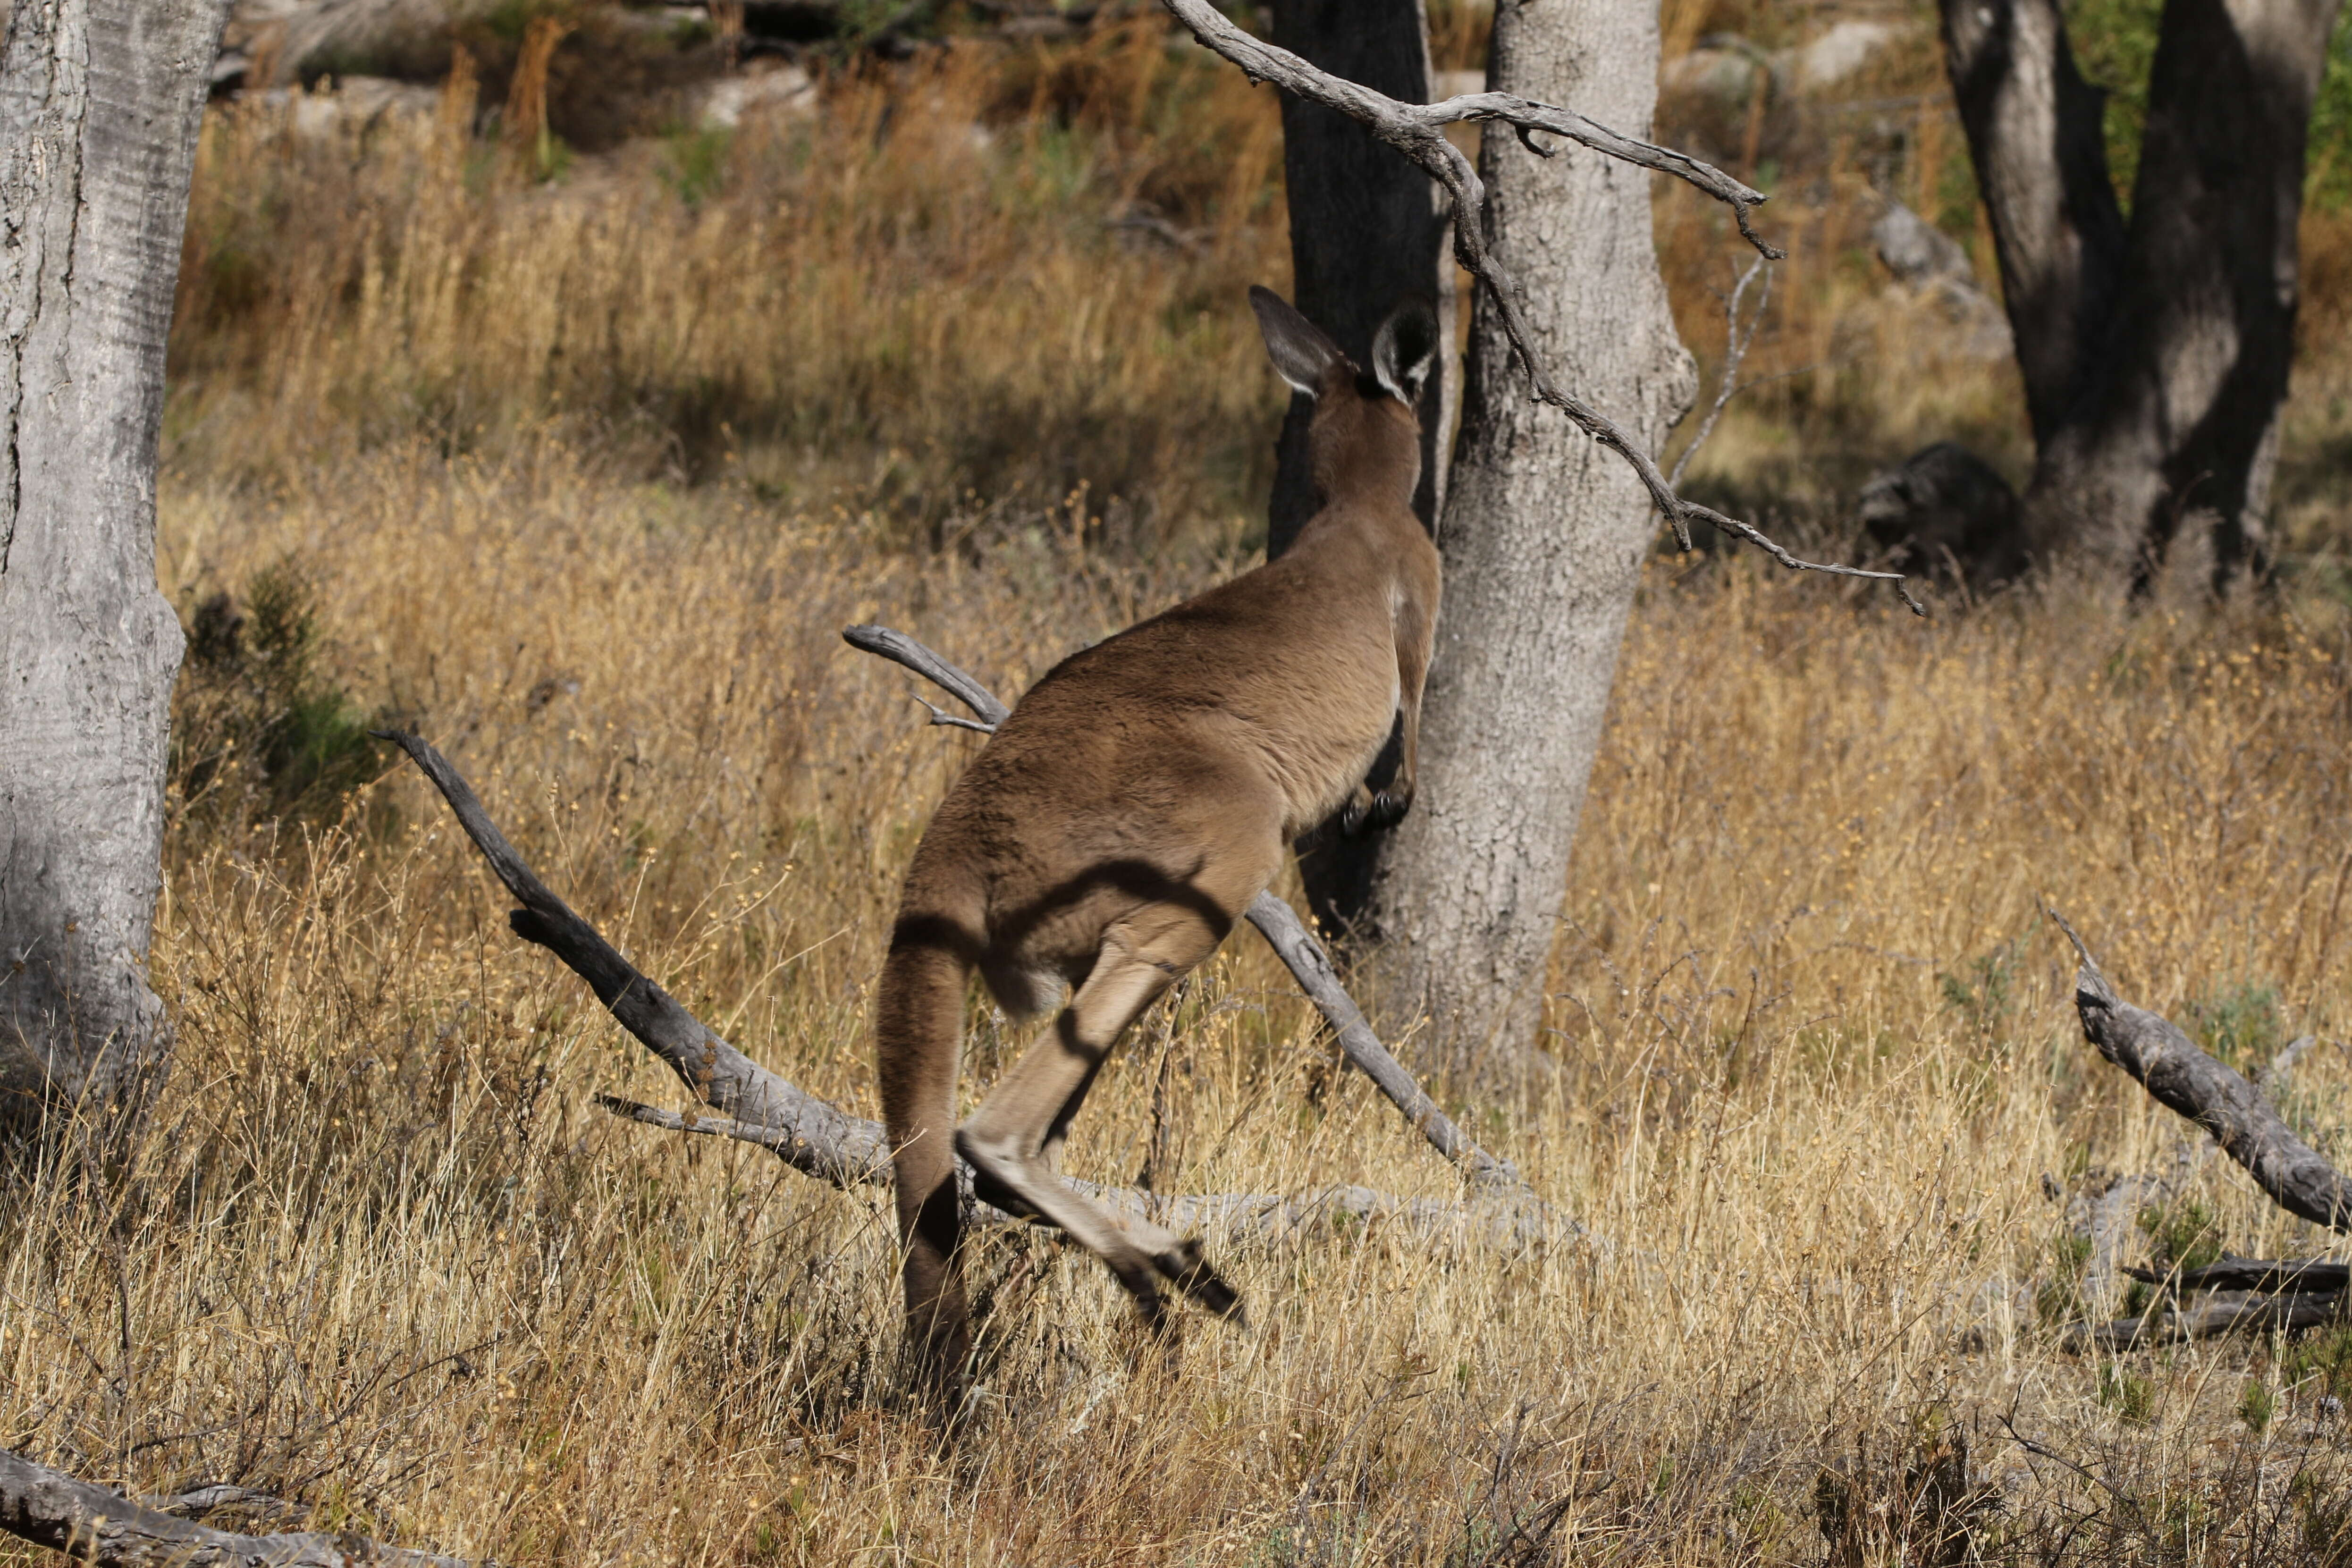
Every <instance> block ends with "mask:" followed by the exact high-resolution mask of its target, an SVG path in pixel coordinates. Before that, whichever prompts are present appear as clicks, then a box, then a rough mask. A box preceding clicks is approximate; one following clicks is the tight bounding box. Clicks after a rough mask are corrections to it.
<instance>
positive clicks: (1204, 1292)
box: [1151, 1236, 1249, 1328]
mask: <svg viewBox="0 0 2352 1568" xmlns="http://www.w3.org/2000/svg"><path fill="white" fill-rule="evenodd" d="M1151 1264H1152V1267H1153V1268H1157V1269H1159V1270H1160V1273H1161V1274H1162V1275H1164V1276H1165V1277H1166V1278H1167V1279H1168V1281H1169V1282H1170V1283H1171V1284H1172V1285H1174V1286H1175V1287H1176V1288H1177V1289H1180V1290H1181V1291H1183V1292H1184V1294H1186V1295H1187V1296H1190V1297H1191V1298H1192V1300H1195V1301H1197V1302H1199V1303H1200V1304H1201V1305H1202V1307H1204V1308H1206V1309H1207V1310H1210V1311H1212V1312H1214V1313H1215V1314H1216V1315H1217V1316H1219V1317H1221V1318H1223V1319H1226V1320H1227V1321H1231V1322H1232V1323H1234V1325H1235V1326H1237V1327H1241V1328H1246V1327H1248V1326H1249V1320H1248V1319H1247V1317H1245V1316H1244V1314H1243V1312H1242V1299H1241V1293H1240V1292H1239V1291H1237V1290H1235V1289H1234V1288H1233V1287H1232V1286H1230V1285H1228V1284H1226V1283H1225V1282H1224V1281H1223V1279H1219V1278H1218V1277H1217V1271H1216V1270H1215V1269H1213V1268H1210V1267H1209V1259H1208V1257H1207V1255H1206V1254H1205V1253H1204V1252H1203V1251H1202V1248H1201V1243H1200V1238H1199V1237H1189V1236H1188V1237H1185V1238H1184V1239H1183V1240H1181V1241H1180V1242H1178V1243H1177V1244H1176V1245H1175V1246H1173V1247H1170V1248H1169V1249H1168V1250H1167V1251H1165V1252H1163V1253H1161V1254H1160V1256H1159V1257H1157V1258H1153V1259H1152V1260H1151Z"/></svg>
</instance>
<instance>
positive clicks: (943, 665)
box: [841, 626, 1520, 1187]
mask: <svg viewBox="0 0 2352 1568" xmlns="http://www.w3.org/2000/svg"><path fill="white" fill-rule="evenodd" d="M841 640H842V641H844V642H845V643H847V644H848V645H849V646H850V647H854V648H856V649H858V650H859V651H860V652H862V653H870V654H873V655H874V656H876V657H877V658H887V659H888V660H890V661H891V662H892V663H893V664H898V665H903V666H905V667H906V668H908V669H911V670H913V671H914V672H915V673H916V674H918V675H919V676H921V677H922V678H923V679H926V680H928V681H929V682H930V683H931V684H932V685H934V686H937V687H938V688H940V689H941V690H942V691H945V692H947V693H948V694H949V695H950V696H951V697H953V698H954V699H955V700H957V701H959V702H961V703H962V704H963V705H964V706H965V707H967V708H969V709H971V710H972V712H973V713H974V714H975V715H977V719H978V721H977V722H974V721H971V720H963V719H957V718H955V717H954V716H952V715H950V714H945V713H941V712H940V710H938V709H936V708H932V709H931V722H932V723H934V724H943V723H945V724H961V725H962V726H963V727H964V728H966V729H971V730H978V731H981V732H982V733H983V734H992V733H994V732H995V730H996V727H997V726H998V725H999V724H1002V723H1003V722H1004V721H1005V720H1006V719H1008V718H1010V717H1011V716H1012V713H1013V710H1012V709H1010V708H1007V707H1006V706H1005V705H1004V704H1003V701H1002V700H999V699H998V698H997V696H996V694H995V693H994V692H992V691H991V690H989V689H988V688H987V687H985V686H983V685H982V684H981V683H980V681H978V680H977V679H974V678H973V677H972V676H971V675H970V674H969V673H967V672H966V671H964V670H963V669H961V668H958V667H957V666H955V665H953V664H950V663H949V662H948V661H947V660H946V659H944V658H940V656H939V655H938V654H937V653H935V652H933V651H932V650H931V649H929V648H928V647H924V646H923V645H922V644H921V643H919V642H917V641H916V640H915V639H914V638H913V637H908V635H907V634H906V633H904V632H901V631H896V630H893V629H892V628H890V627H888V626H851V627H850V628H848V629H847V630H846V631H845V632H843V633H842V634H841ZM923 706H925V707H926V708H930V704H929V703H928V702H926V703H924V704H923ZM1244 915H1245V917H1246V918H1247V920H1248V921H1249V922H1250V924H1252V925H1254V926H1255V927H1256V928H1257V929H1258V933H1259V934H1260V935H1261V936H1263V937H1265V940H1266V943H1267V945H1268V946H1270V947H1272V948H1273V949H1274V951H1275V955H1276V957H1278V958H1280V959H1281V960H1282V962H1283V963H1285V964H1286V965H1287V966H1288V968H1289V970H1290V973H1291V974H1292V975H1293V976H1294V977H1295V978H1296V979H1297V982H1298V988H1299V989H1300V990H1301V991H1304V992H1305V993H1307V1000H1308V1001H1310V1002H1312V1003H1314V1004H1315V1007H1316V1010H1317V1011H1318V1012H1319V1013H1321V1014H1322V1015H1323V1017H1324V1019H1325V1021H1326V1022H1328V1023H1329V1025H1330V1026H1331V1028H1332V1030H1333V1032H1334V1033H1335V1034H1337V1036H1338V1037H1339V1049H1340V1051H1341V1052H1342V1053H1343V1054H1344V1055H1345V1056H1346V1057H1347V1058H1348V1059H1349V1061H1350V1062H1352V1063H1354V1064H1355V1065H1356V1067H1357V1068H1359V1069H1360V1070H1361V1071H1362V1073H1363V1074H1364V1076H1365V1077H1366V1078H1369V1079H1371V1080H1372V1082H1373V1084H1374V1085H1376V1086H1377V1087H1378V1088H1379V1089H1380V1091H1381V1094H1383V1095H1385V1096H1386V1097H1387V1098H1388V1101H1389V1103H1390V1104H1391V1105H1393V1106H1395V1107H1396V1108H1397V1109H1398V1110H1401V1111H1402V1112H1403V1113H1404V1119H1405V1120H1406V1121H1409V1122H1411V1123H1412V1125H1413V1127H1414V1128H1415V1129H1417V1130H1418V1131H1420V1133H1421V1135H1422V1136H1423V1137H1424V1138H1426V1139H1428V1140H1429V1142H1430V1143H1431V1145H1432V1146H1433V1147H1434V1148H1435V1149H1436V1150H1437V1152H1439V1153H1441V1154H1443V1155H1444V1156H1445V1157H1446V1158H1447V1159H1448V1160H1451V1161H1453V1162H1454V1163H1455V1164H1457V1165H1460V1166H1461V1167H1462V1168H1463V1169H1464V1170H1465V1171H1466V1172H1468V1173H1469V1174H1470V1176H1471V1178H1472V1180H1474V1181H1475V1182H1478V1183H1480V1184H1485V1185H1490V1186H1503V1187H1516V1186H1517V1185H1519V1184H1520V1183H1519V1173H1518V1168H1517V1166H1515V1165H1513V1164H1512V1163H1510V1162H1509V1161H1507V1160H1499V1159H1496V1157H1495V1156H1494V1155H1492V1154H1489V1153H1488V1152H1486V1150H1484V1149H1481V1148H1480V1147H1478V1145H1477V1144H1476V1143H1475V1142H1472V1141H1471V1139H1470V1138H1469V1136H1468V1135H1467V1134H1465V1132H1464V1131H1462V1129H1461V1128H1459V1127H1457V1126H1455V1125H1454V1120H1453V1118H1451V1117H1449V1116H1447V1115H1446V1114H1445V1112H1444V1110H1440V1109H1438V1105H1437V1102H1436V1101H1435V1100H1432V1099H1430V1098H1429V1096H1428V1094H1427V1093H1426V1092H1424V1091H1423V1089H1422V1087H1421V1085H1420V1084H1419V1083H1418V1082H1417V1081H1415V1080H1414V1079H1413V1076H1412V1074H1411V1073H1409V1072H1407V1071H1405V1069H1404V1067H1403V1064H1402V1063H1400V1062H1399V1061H1398V1060H1397V1059H1396V1058H1395V1057H1394V1056H1392V1055H1391V1054H1390V1052H1389V1048H1388V1047H1386V1046H1384V1045H1382V1044H1381V1040H1380V1037H1379V1036H1378V1035H1375V1034H1374V1033H1372V1026H1370V1024H1368V1023H1366V1022H1365V1021H1364V1015H1363V1010H1362V1009H1361V1008H1360V1007H1358V1006H1357V1005H1356V1001H1355V998H1354V997H1352V996H1350V995H1349V994H1348V991H1347V987H1345V986H1344V985H1342V984H1339V972H1338V971H1337V970H1336V969H1334V968H1333V967H1332V964H1331V955H1330V954H1329V953H1328V952H1324V951H1323V944H1322V943H1321V942H1318V941H1316V940H1315V933H1314V932H1312V931H1308V930H1307V922H1306V921H1302V920H1300V919H1299V918H1298V911H1297V910H1294V909H1292V908H1291V907H1290V906H1289V905H1288V904H1286V903H1285V902H1284V901H1283V900H1281V899H1280V898H1278V897H1276V895H1275V894H1273V893H1270V892H1264V893H1260V894H1259V895H1258V896H1257V898H1256V900H1255V902H1253V903H1252V904H1251V905H1250V907H1249V908H1248V910H1245V911H1244Z"/></svg>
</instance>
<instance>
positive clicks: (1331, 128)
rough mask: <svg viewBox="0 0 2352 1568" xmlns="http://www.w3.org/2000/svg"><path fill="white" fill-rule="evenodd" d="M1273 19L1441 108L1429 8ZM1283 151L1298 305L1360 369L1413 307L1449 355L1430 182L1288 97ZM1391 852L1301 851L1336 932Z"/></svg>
mask: <svg viewBox="0 0 2352 1568" xmlns="http://www.w3.org/2000/svg"><path fill="white" fill-rule="evenodd" d="M1273 19H1274V31H1273V40H1274V42H1276V43H1277V44H1279V45H1281V46H1282V47H1284V48H1286V49H1288V50H1290V51H1291V52H1292V53H1294V54H1296V55H1297V56H1299V57H1300V58H1303V59H1305V60H1306V61H1307V63H1308V64H1310V65H1313V66H1317V67H1319V68H1322V69H1324V70H1327V71H1329V72H1331V73H1332V74H1333V75H1335V76H1339V77H1344V78H1346V79H1349V80H1350V81H1354V82H1360V83H1361V84H1362V85H1364V86H1366V87H1369V88H1371V89H1374V90H1375V91H1378V92H1384V93H1386V94H1388V95H1389V96H1390V97H1391V98H1393V99H1397V100H1401V101H1402V102H1406V103H1426V102H1428V101H1429V96H1430V68H1429V25H1428V17H1427V14H1426V13H1425V12H1424V10H1423V6H1422V0H1275V5H1274V18H1273ZM1282 144H1283V179H1284V184H1285V187H1286V195H1287V197H1288V205H1289V210H1290V260H1291V289H1292V295H1293V303H1295V304H1297V307H1298V308H1299V310H1301V311H1303V312H1304V313H1305V314H1306V316H1307V320H1308V321H1313V322H1314V323H1315V324H1316V325H1317V326H1319V327H1321V328H1322V329H1323V330H1324V331H1328V332H1329V333H1330V334H1331V336H1332V338H1333V340H1334V341H1335V342H1338V343H1339V347H1340V348H1341V349H1342V350H1343V351H1345V352H1346V353H1347V354H1348V355H1349V358H1351V359H1353V360H1354V361H1355V362H1356V363H1358V364H1360V365H1369V364H1370V363H1372V361H1371V351H1372V334H1373V333H1374V332H1375V331H1378V330H1379V328H1380V324H1381V321H1384V320H1386V319H1387V317H1388V314H1389V312H1390V311H1391V310H1395V309H1396V307H1397V306H1398V304H1399V303H1401V302H1402V301H1403V300H1408V299H1417V300H1423V301H1424V302H1426V303H1428V304H1429V305H1431V306H1432V307H1433V308H1434V309H1435V310H1436V312H1437V320H1438V337H1439V341H1440V342H1444V343H1445V344H1447V345H1448V346H1449V349H1450V346H1451V345H1452V343H1453V342H1454V289H1453V288H1452V287H1451V284H1452V282H1453V271H1454V264H1453V259H1452V258H1451V256H1450V255H1449V254H1448V253H1447V248H1446V243H1445V241H1446V234H1447V224H1446V220H1445V213H1444V202H1443V201H1442V199H1441V196H1440V193H1439V191H1438V189H1437V186H1436V185H1435V184H1434V183H1433V182H1432V181H1431V179H1430V177H1429V175H1428V174H1426V173H1424V172H1423V171H1422V170H1421V169H1419V168H1417V167H1415V166H1414V165H1413V164H1412V163H1409V162H1407V161H1406V160H1405V159H1403V158H1401V157H1399V156H1397V154H1396V152H1395V150H1394V149H1392V148H1390V147H1385V146H1382V145H1381V142H1379V141H1378V140H1377V139H1376V138H1374V137H1373V135H1372V133H1371V132H1370V131H1369V130H1367V129H1366V128H1365V127H1364V125H1363V123H1362V122H1361V121H1356V120H1351V119H1349V117H1348V116H1346V115H1344V114H1341V113H1339V111H1337V110H1331V109H1326V108H1325V107H1323V106H1322V105H1321V104H1318V103H1312V102H1309V101H1307V100H1305V99H1303V98H1299V97H1297V96H1295V95H1293V94H1288V93H1286V94H1284V95H1283V100H1282ZM1453 360H1454V356H1453V354H1452V353H1450V352H1448V353H1440V354H1439V355H1438V359H1437V363H1436V365H1435V367H1434V368H1433V371H1432V372H1431V374H1430V377H1429V380H1428V382H1427V383H1426V384H1424V385H1423V388H1422V396H1421V429H1422V472H1421V489H1420V492H1419V493H1418V494H1416V495H1415V496H1414V498H1413V507H1414V510H1416V511H1418V512H1419V513H1420V514H1421V520H1422V521H1423V522H1424V523H1433V522H1434V521H1436V517H1437V508H1438V502H1439V498H1440V497H1441V496H1442V495H1443V494H1444V482H1445V458H1446V449H1447V447H1446V438H1447V437H1449V436H1450V435H1451V434H1452V430H1453V424H1454V405H1455V403H1456V402H1458V401H1459V398H1460V395H1461V390H1460V389H1461V384H1462V379H1461V375H1460V374H1459V373H1458V372H1457V371H1456V369H1455V368H1454V363H1453ZM1313 412H1314V404H1313V401H1312V400H1311V399H1309V398H1308V397H1307V396H1306V395H1304V394H1294V395H1292V397H1291V400H1290V411H1289V413H1288V414H1287V416H1286V417H1285V418H1284V420H1283V426H1282V435H1281V437H1280V439H1279V440H1278V441H1277V442H1276V448H1275V457H1276V466H1275V479H1274V496H1273V500H1272V502H1271V503H1270V505H1269V506H1268V507H1267V511H1266V541H1265V552H1266V556H1267V558H1268V559H1272V558H1273V557H1275V556H1277V555H1279V554H1281V553H1282V552H1284V551H1285V550H1287V549H1288V548H1289V547H1290V542H1291V540H1292V539H1293V538H1294V537H1295V536H1296V535H1297V532H1298V529H1299V525H1300V524H1301V523H1304V522H1305V521H1307V519H1308V518H1310V517H1312V516H1314V515H1315V511H1316V509H1317V507H1318V506H1319V505H1320V504H1321V501H1320V499H1319V498H1318V496H1317V495H1316V493H1315V483H1314V478H1313V476H1312V475H1311V474H1310V473H1309V472H1308V470H1307V420H1308V419H1309V417H1310V416H1312V414H1313ZM1396 764H1397V746H1396V743H1395V742H1393V741H1391V742H1390V745H1389V747H1388V750H1387V752H1385V753H1384V754H1383V755H1382V756H1381V760H1380V762H1379V763H1377V764H1375V766H1374V768H1373V777H1374V779H1375V781H1376V782H1375V787H1378V785H1379V783H1380V782H1384V781H1385V779H1386V777H1387V776H1388V775H1389V774H1391V773H1393V772H1394V770H1395V767H1396ZM1379 847H1380V843H1379V840H1377V839H1351V838H1348V837H1342V836H1341V835H1340V834H1339V832H1338V830H1337V829H1336V828H1323V829H1318V831H1316V832H1313V833H1310V834H1309V835H1307V837H1306V838H1305V839H1303V840H1302V841H1301V842H1300V844H1299V847H1298V850H1299V855H1298V868H1299V873H1300V875H1301V877H1302V879H1304V880H1305V882H1306V884H1307V902H1308V904H1309V906H1310V907H1311V908H1312V909H1313V910H1314V911H1315V913H1316V915H1317V916H1318V918H1319V919H1320V920H1321V921H1322V922H1323V925H1324V928H1325V929H1326V930H1328V931H1335V932H1336V931H1348V930H1349V929H1350V928H1352V927H1353V926H1355V925H1356V924H1357V922H1358V921H1360V920H1361V918H1362V917H1363V914H1364V911H1365V907H1366V901H1367V900H1369V898H1370V893H1371V876H1372V868H1373V867H1374V865H1375V864H1376V863H1377V855H1378V851H1379Z"/></svg>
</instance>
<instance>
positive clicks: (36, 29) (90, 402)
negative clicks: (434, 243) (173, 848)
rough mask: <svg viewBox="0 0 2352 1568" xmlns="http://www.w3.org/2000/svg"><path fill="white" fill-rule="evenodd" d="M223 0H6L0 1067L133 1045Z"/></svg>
mask: <svg viewBox="0 0 2352 1568" xmlns="http://www.w3.org/2000/svg"><path fill="white" fill-rule="evenodd" d="M225 11H226V5H225V0H16V5H15V6H14V7H13V10H12V13H11V16H10V19H9V26H8V37H7V47H6V54H5V64H0V331H5V353H0V1089H5V1090H8V1091H12V1092H16V1093H25V1092H35V1093H39V1092H48V1093H61V1094H64V1095H67V1096H79V1095H83V1094H90V1093H100V1094H103V1093H106V1092H109V1091H110V1090H111V1089H112V1088H113V1087H114V1086H115V1085H116V1084H117V1082H118V1081H119V1080H120V1079H121V1077H122V1075H123V1074H124V1073H125V1071H126V1070H127V1069H130V1068H134V1067H136V1066H139V1065H141V1064H142V1063H144V1062H146V1061H148V1060H149V1059H151V1058H152V1056H153V1055H154V1053H155V1052H156V1051H157V1049H158V1047H159V1045H160V1042H161V1039H162V1037H163V1016H162V1014H163V1009H162V1005H161V1004H160V1003H159V1002H158V1001H157V1000H156V998H155V995H154V994H153V993H152V991H151V990H150V989H149V988H148V985H147V982H146V977H145V973H144V964H145V960H146V954H147V944H148V938H149V934H150V931H151V928H152V922H153V918H154V910H155V899H156V895H157V893H158V891H159V890H160V888H161V884H162V876H163V874H162V861H161V857H162V844H163V782H164V742H165V737H166V730H167V726H168V722H169V716H170V700H171V689H172V678H173V673H174V672H175V671H176V670H177V669H178V668H179V662H180V652H181V636H180V626H179V622H178V620H177V618H176V617H174V616H173V613H172V611H171V608H170V606H169V605H166V604H165V603H164V602H163V595H162V594H161V593H159V592H158V591H157V588H156V585H155V446H156V440H157V437H158V434H159V432H160V430H161V427H162V422H163V349H164V337H165V333H166V331H167V329H168V327H169V325H170V321H171V312H172V294H173V282H174V279H175V278H176V275H177V272H178V268H179V257H180V235H181V228H182V226H183V224H184V220H185V217H186V213H187V198H188V178H189V172H190V169H191V166H192V164H193V163H194V152H195V137H196V132H197V128H198V125H199V122H200V118H201V116H202V113H203V110H204V101H205V84H206V76H207V73H208V71H209V69H210V68H211V65H212V62H213V58H214V54H215V49H216V47H217V46H218V42H219V38H220V32H221V26H222V22H223V19H224V15H225Z"/></svg>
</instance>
